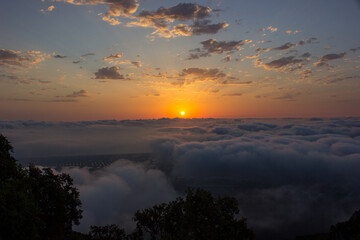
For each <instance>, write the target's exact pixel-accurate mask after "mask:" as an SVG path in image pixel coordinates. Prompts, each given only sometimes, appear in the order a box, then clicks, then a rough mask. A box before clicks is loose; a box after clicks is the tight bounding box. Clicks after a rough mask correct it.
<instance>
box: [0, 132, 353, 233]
mask: <svg viewBox="0 0 360 240" xmlns="http://www.w3.org/2000/svg"><path fill="white" fill-rule="evenodd" d="M12 151H13V147H12V146H11V144H10V143H9V142H8V140H7V139H6V138H5V137H4V136H3V135H0V240H23V239H24V240H25V239H26V240H32V239H40V240H63V239H70V240H76V239H79V240H81V239H84V240H85V239H87V240H143V239H151V240H186V239H189V240H190V239H191V240H220V239H221V240H223V239H230V240H231V239H239V240H252V239H254V238H255V235H254V233H253V232H252V231H251V230H250V229H249V228H248V227H247V225H246V219H244V218H240V219H239V218H237V215H238V213H239V209H238V202H237V200H236V199H235V198H230V197H217V198H214V197H213V196H212V195H211V193H209V192H207V191H204V190H201V189H196V190H194V189H188V191H187V193H186V196H185V197H184V198H182V197H179V198H177V199H176V200H174V201H171V202H169V203H163V204H160V205H155V206H153V207H152V208H148V209H145V210H139V211H137V212H136V213H135V215H134V218H133V219H134V221H135V223H136V228H135V230H134V231H133V232H132V233H128V234H127V233H126V232H125V230H124V229H122V228H119V227H118V226H117V225H115V224H113V225H107V226H92V227H91V228H90V232H89V233H88V234H82V233H78V232H75V231H73V230H72V227H73V225H78V224H79V223H80V219H81V218H82V210H81V201H80V199H79V192H78V190H77V189H76V188H75V187H74V185H73V180H72V178H71V177H70V176H69V175H67V174H55V173H54V172H53V171H52V170H51V169H50V168H43V169H40V168H37V167H35V166H33V165H30V166H29V167H27V168H25V167H23V166H21V165H19V164H17V162H16V160H15V158H14V157H13V156H12V155H11V152H12ZM120 204H121V203H120ZM319 236H320V235H319ZM269 239H271V238H269ZM299 239H318V238H317V235H314V236H307V237H301V238H299ZM321 239H327V240H340V239H341V240H360V211H357V212H355V213H354V215H353V216H352V217H351V218H350V219H349V221H346V222H343V223H338V224H336V225H335V226H332V227H331V231H330V233H326V234H321Z"/></svg>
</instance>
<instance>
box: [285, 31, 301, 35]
mask: <svg viewBox="0 0 360 240" xmlns="http://www.w3.org/2000/svg"><path fill="white" fill-rule="evenodd" d="M285 32H286V34H288V35H291V34H297V33H299V32H300V31H299V30H294V31H292V30H286V31H285Z"/></svg>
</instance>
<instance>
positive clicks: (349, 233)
mask: <svg viewBox="0 0 360 240" xmlns="http://www.w3.org/2000/svg"><path fill="white" fill-rule="evenodd" d="M330 239H331V240H359V239H360V210H358V211H356V212H355V213H354V214H353V215H352V216H351V218H350V219H349V220H348V221H346V222H340V223H337V224H336V225H335V226H331V228H330Z"/></svg>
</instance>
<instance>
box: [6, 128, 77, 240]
mask: <svg viewBox="0 0 360 240" xmlns="http://www.w3.org/2000/svg"><path fill="white" fill-rule="evenodd" d="M12 151H13V147H12V146H11V144H10V143H9V141H8V140H7V139H6V138H5V137H4V136H3V135H1V134H0V239H1V240H13V239H14V240H15V239H16V240H22V239H29V240H31V239H69V236H70V235H71V233H72V230H71V229H72V224H79V219H80V218H81V210H80V206H81V202H80V200H79V192H78V191H77V189H76V188H74V187H73V182H72V179H71V178H70V176H69V175H67V174H59V175H57V174H54V173H53V172H52V170H51V169H49V168H46V169H43V170H41V169H39V168H36V167H34V166H29V168H28V169H25V168H23V167H22V166H21V165H18V164H17V163H16V160H15V158H14V157H12V155H11V152H12Z"/></svg>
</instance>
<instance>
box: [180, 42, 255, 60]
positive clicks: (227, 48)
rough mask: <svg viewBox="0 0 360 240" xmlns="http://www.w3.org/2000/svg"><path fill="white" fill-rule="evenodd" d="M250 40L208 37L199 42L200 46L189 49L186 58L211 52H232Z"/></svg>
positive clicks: (190, 58)
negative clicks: (220, 39) (218, 39)
mask: <svg viewBox="0 0 360 240" xmlns="http://www.w3.org/2000/svg"><path fill="white" fill-rule="evenodd" d="M249 42H250V40H245V42H244V41H242V40H240V41H228V42H227V41H217V40H216V39H209V40H206V41H203V42H201V45H202V48H195V49H192V50H190V55H189V57H188V58H187V59H188V60H192V59H199V58H201V57H209V56H211V55H213V54H223V53H228V54H230V53H233V52H235V51H240V50H241V49H242V48H241V47H242V46H243V45H245V44H246V43H249Z"/></svg>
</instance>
